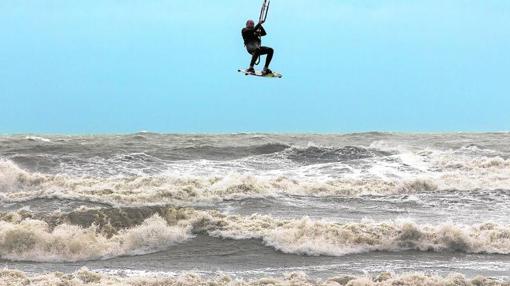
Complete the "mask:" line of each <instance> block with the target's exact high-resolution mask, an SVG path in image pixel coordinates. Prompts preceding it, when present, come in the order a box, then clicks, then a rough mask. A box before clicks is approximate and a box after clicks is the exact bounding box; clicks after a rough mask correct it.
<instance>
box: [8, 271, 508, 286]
mask: <svg viewBox="0 0 510 286" xmlns="http://www.w3.org/2000/svg"><path fill="white" fill-rule="evenodd" d="M28 284H30V285H35V286H37V285H41V286H42V285H112V286H115V285H137V286H156V285H217V286H227V285H228V286H234V285H235V286H256V285H278V286H290V285H293V286H361V285H364V286H393V285H407V286H423V285H437V286H443V285H444V286H450V285H464V286H508V285H510V282H508V281H503V280H500V279H495V278H488V277H483V276H476V277H474V278H467V277H465V276H464V275H462V274H458V273H451V274H449V275H447V276H438V275H427V274H424V273H404V274H392V273H389V272H383V273H380V274H378V275H372V276H369V275H366V276H351V275H338V276H334V277H331V278H327V279H313V278H310V277H308V276H307V275H306V274H305V273H303V272H292V273H287V274H284V275H283V276H282V277H271V276H268V277H260V278H251V279H246V278H245V279H243V278H234V277H232V276H229V275H226V274H221V273H218V274H217V275H216V276H213V277H205V276H202V275H200V274H197V273H194V272H187V273H181V274H177V275H172V276H170V277H158V276H154V275H152V276H127V277H126V276H119V275H113V274H108V273H101V272H94V271H90V270H89V269H87V268H85V267H83V268H81V269H80V270H78V271H76V272H74V273H70V274H64V273H60V272H51V273H46V274H28V273H24V272H22V271H19V270H10V269H4V270H0V285H28Z"/></svg>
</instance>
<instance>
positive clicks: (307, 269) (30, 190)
mask: <svg viewBox="0 0 510 286" xmlns="http://www.w3.org/2000/svg"><path fill="white" fill-rule="evenodd" d="M0 285H296V286H297V285H328V286H333V285H350V286H355V285H477V286H483V285H510V133H505V132H499V133H432V134H418V133H417V134H412V133H380V132H371V133H356V134H219V135H204V134H158V133H150V132H140V133H136V134H128V135H80V136H77V135H72V136H71V135H51V136H50V135H1V136H0Z"/></svg>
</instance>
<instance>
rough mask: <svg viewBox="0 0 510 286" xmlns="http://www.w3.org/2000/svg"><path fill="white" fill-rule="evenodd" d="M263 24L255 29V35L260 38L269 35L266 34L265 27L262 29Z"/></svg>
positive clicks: (259, 24)
mask: <svg viewBox="0 0 510 286" xmlns="http://www.w3.org/2000/svg"><path fill="white" fill-rule="evenodd" d="M262 23H263V22H260V23H258V24H257V26H255V28H254V29H255V33H257V35H258V36H261V37H264V36H265V35H267V33H266V30H265V29H264V27H262Z"/></svg>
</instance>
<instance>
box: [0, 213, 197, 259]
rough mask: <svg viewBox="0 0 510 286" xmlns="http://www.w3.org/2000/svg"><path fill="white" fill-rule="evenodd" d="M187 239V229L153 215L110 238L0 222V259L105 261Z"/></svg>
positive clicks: (28, 222)
mask: <svg viewBox="0 0 510 286" xmlns="http://www.w3.org/2000/svg"><path fill="white" fill-rule="evenodd" d="M191 237H192V235H191V228H190V226H186V225H184V226H183V225H174V226H169V225H168V224H167V223H166V221H165V220H164V219H162V218H161V217H159V216H157V215H155V216H153V217H151V218H148V219H147V220H145V221H144V222H143V223H142V224H141V225H137V226H133V227H131V228H129V229H125V230H121V231H119V232H118V233H117V234H114V235H112V236H109V235H105V234H101V233H99V232H98V230H97V228H96V227H95V226H91V227H89V228H82V227H79V226H76V225H69V224H61V225H58V226H56V227H55V228H54V229H50V227H49V225H48V224H47V223H46V222H44V221H41V220H34V219H25V220H21V221H18V222H8V221H0V256H1V257H2V258H3V259H9V260H15V261H17V260H22V261H83V260H90V259H105V258H110V257H117V256H122V255H139V254H145V253H151V252H155V251H158V250H161V249H165V248H166V247H168V246H170V245H172V244H175V243H179V242H183V241H185V240H187V239H189V238H191Z"/></svg>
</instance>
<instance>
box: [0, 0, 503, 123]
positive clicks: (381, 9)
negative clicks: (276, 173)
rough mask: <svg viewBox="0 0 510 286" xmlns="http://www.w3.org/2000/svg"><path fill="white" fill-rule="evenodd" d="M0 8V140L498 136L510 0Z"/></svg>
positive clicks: (103, 0)
mask: <svg viewBox="0 0 510 286" xmlns="http://www.w3.org/2000/svg"><path fill="white" fill-rule="evenodd" d="M261 2H262V1H260V0H217V1H212V0H185V1H177V0H171V1H151V0H139V1H133V0H122V1H121V0H86V1H80V0H75V1H68V0H47V1H42V0H30V1H29V0H2V1H0V133H26V132H31V133H120V132H122V133H124V132H136V131H141V130H147V131H155V132H193V133H194V132H207V133H212V132H359V131H415V132H420V131H503V130H510V72H509V69H510V16H509V15H510V1H508V0H486V1H485V0H484V1H482V0H478V1H470V0H440V1H439V0H437V1H436V0H426V1H425V0H423V1H420V0H414V1H413V0H400V1H399V0H377V1H375V0H374V1H372V0H348V1H347V0H313V1H312V0H310V1H303V0H273V1H272V6H271V10H270V14H269V18H268V22H267V25H266V29H267V31H268V33H269V35H268V36H267V37H266V38H265V39H264V43H265V44H266V45H268V46H272V47H273V48H274V49H275V50H276V54H275V59H274V62H273V70H276V71H280V72H282V73H283V74H284V78H283V79H281V80H270V79H260V78H252V77H245V76H242V75H240V74H238V73H237V72H236V70H237V68H239V67H246V66H247V65H248V62H249V56H248V54H247V53H246V51H245V50H244V48H243V44H242V40H241V37H240V29H241V28H242V26H243V25H244V22H245V21H246V20H247V18H258V12H259V9H260V5H261Z"/></svg>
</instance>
